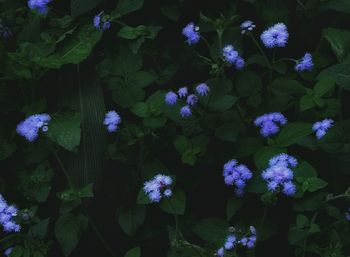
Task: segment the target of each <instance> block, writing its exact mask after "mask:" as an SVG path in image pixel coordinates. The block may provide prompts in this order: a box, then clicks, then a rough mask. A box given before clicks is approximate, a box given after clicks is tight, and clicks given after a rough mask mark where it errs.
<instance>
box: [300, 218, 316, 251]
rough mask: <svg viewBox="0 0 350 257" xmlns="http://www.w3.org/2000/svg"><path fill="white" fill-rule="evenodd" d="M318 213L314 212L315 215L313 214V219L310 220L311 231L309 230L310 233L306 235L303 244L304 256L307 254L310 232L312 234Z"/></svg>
mask: <svg viewBox="0 0 350 257" xmlns="http://www.w3.org/2000/svg"><path fill="white" fill-rule="evenodd" d="M317 215H318V212H316V213H315V214H314V216H312V219H311V221H310V227H309V231H308V233H307V235H306V238H305V240H304V244H303V254H302V257H305V255H306V247H307V241H308V239H309V234H310V230H311V226H312V225H313V224H314V222H315V220H316V218H317Z"/></svg>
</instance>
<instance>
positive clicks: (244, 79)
mask: <svg viewBox="0 0 350 257" xmlns="http://www.w3.org/2000/svg"><path fill="white" fill-rule="evenodd" d="M236 89H237V91H238V94H239V95H241V96H246V97H248V96H252V95H256V94H258V93H260V92H261V89H262V82H261V79H260V77H259V76H258V75H257V74H256V73H255V72H253V71H245V72H241V73H239V74H238V76H237V79H236Z"/></svg>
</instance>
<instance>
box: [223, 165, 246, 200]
mask: <svg viewBox="0 0 350 257" xmlns="http://www.w3.org/2000/svg"><path fill="white" fill-rule="evenodd" d="M223 176H224V181H225V184H226V185H228V186H233V185H235V187H236V190H235V193H236V196H241V195H242V194H243V192H244V188H245V186H246V182H247V181H248V180H250V179H251V178H252V177H253V173H252V172H251V171H250V170H249V169H248V168H247V166H245V165H243V164H238V162H237V161H236V160H230V161H228V162H227V163H225V164H224V171H223Z"/></svg>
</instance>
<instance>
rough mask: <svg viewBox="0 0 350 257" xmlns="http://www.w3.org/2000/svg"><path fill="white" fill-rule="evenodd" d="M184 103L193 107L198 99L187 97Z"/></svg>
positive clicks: (192, 96) (192, 95)
mask: <svg viewBox="0 0 350 257" xmlns="http://www.w3.org/2000/svg"><path fill="white" fill-rule="evenodd" d="M186 102H187V104H188V105H191V106H194V105H196V104H197V102H198V97H197V96H196V95H194V94H191V95H189V96H188V97H187V99H186Z"/></svg>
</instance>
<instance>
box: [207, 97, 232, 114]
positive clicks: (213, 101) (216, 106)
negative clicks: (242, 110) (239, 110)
mask: <svg viewBox="0 0 350 257" xmlns="http://www.w3.org/2000/svg"><path fill="white" fill-rule="evenodd" d="M237 100H238V97H236V96H233V95H224V96H211V97H210V100H209V104H208V107H209V108H210V109H212V110H213V111H222V112H223V111H226V110H228V109H230V108H231V107H232V106H233V105H234V104H235V103H236V102H237Z"/></svg>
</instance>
